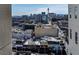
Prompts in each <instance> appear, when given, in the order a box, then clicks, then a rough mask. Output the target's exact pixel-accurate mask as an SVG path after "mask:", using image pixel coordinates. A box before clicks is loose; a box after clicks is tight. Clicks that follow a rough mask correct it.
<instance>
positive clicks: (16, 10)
mask: <svg viewBox="0 0 79 59" xmlns="http://www.w3.org/2000/svg"><path fill="white" fill-rule="evenodd" d="M47 8H49V9H50V13H57V14H68V5H67V4H12V16H21V15H30V14H41V12H46V13H47Z"/></svg>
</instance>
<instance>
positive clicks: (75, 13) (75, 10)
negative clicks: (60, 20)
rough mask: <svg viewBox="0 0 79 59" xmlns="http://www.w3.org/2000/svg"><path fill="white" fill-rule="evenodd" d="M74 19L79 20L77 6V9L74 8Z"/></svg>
mask: <svg viewBox="0 0 79 59" xmlns="http://www.w3.org/2000/svg"><path fill="white" fill-rule="evenodd" d="M74 15H75V16H74V17H75V19H77V6H75V8H74Z"/></svg>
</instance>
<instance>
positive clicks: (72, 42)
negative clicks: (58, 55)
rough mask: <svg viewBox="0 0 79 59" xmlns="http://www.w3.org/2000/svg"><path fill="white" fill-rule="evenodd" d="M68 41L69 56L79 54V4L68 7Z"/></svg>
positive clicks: (67, 50)
mask: <svg viewBox="0 0 79 59" xmlns="http://www.w3.org/2000/svg"><path fill="white" fill-rule="evenodd" d="M68 27H69V28H68V35H69V36H68V39H66V41H67V43H66V44H65V45H66V52H67V54H73V55H77V54H79V4H69V5H68Z"/></svg>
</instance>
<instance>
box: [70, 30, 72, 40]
mask: <svg viewBox="0 0 79 59" xmlns="http://www.w3.org/2000/svg"><path fill="white" fill-rule="evenodd" d="M70 39H72V29H70Z"/></svg>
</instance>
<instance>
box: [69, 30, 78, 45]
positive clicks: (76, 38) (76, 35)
mask: <svg viewBox="0 0 79 59" xmlns="http://www.w3.org/2000/svg"><path fill="white" fill-rule="evenodd" d="M70 39H72V29H70ZM75 44H78V33H77V32H75Z"/></svg>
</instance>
